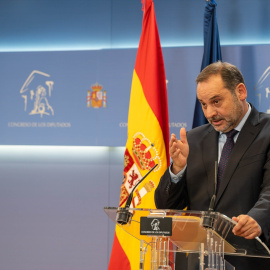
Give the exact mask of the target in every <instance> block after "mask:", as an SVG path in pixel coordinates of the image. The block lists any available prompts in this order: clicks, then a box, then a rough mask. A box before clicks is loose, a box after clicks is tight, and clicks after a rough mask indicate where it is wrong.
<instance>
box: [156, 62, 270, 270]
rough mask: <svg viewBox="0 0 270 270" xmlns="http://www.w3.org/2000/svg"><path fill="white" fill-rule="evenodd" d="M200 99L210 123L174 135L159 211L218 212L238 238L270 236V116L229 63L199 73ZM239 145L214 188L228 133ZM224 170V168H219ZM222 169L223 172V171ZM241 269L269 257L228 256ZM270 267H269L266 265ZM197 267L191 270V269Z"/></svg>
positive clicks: (267, 262) (266, 262) (262, 268)
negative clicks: (261, 110) (230, 222)
mask: <svg viewBox="0 0 270 270" xmlns="http://www.w3.org/2000/svg"><path fill="white" fill-rule="evenodd" d="M196 82H197V98H198V100H199V101H200V103H201V105H202V110H203V112H204V115H205V117H206V118H207V120H208V121H209V124H206V125H203V126H200V127H198V128H195V129H192V130H191V131H189V132H188V133H187V134H186V131H185V129H184V128H182V129H181V130H180V140H178V139H177V137H176V136H175V135H174V134H172V135H171V140H170V144H169V147H170V148H169V153H170V156H171V159H172V163H171V165H170V167H169V168H168V170H167V171H166V172H165V173H164V175H163V176H162V178H161V180H160V183H159V186H158V187H157V189H156V191H155V202H156V206H157V208H160V209H184V208H185V207H187V208H188V210H199V211H207V210H208V208H209V205H210V200H211V198H212V196H213V194H214V193H215V192H216V200H215V204H214V211H216V212H220V213H222V214H225V215H226V216H228V217H230V218H232V219H233V220H234V221H235V222H237V225H235V227H234V228H233V231H232V232H233V233H234V235H236V236H238V238H241V237H243V238H246V239H254V238H255V237H260V238H261V239H262V240H263V241H265V242H267V241H268V240H269V237H270V116H269V115H267V114H264V113H259V112H258V111H257V110H256V109H255V108H254V107H253V106H252V105H251V104H249V103H248V102H247V101H246V98H247V90H246V86H245V82H244V79H243V76H242V74H241V72H240V71H239V70H238V69H237V68H236V67H235V66H233V65H231V64H229V63H222V62H217V63H214V64H211V65H209V66H207V67H206V68H205V69H204V70H203V71H202V72H201V73H200V74H199V75H198V77H197V79H196ZM233 129H235V130H236V132H235V135H234V137H233V141H234V146H233V148H232V151H231V153H230V155H229V159H228V162H227V163H226V164H225V165H223V169H224V172H223V175H222V176H221V179H220V183H218V185H217V189H216V190H215V162H216V161H218V162H219V161H220V159H221V156H222V150H223V146H224V144H225V142H226V139H227V137H226V136H227V135H226V133H228V132H229V131H231V130H233ZM219 170H220V169H219ZM219 173H220V172H219ZM226 259H227V260H228V261H229V262H231V264H232V265H234V266H235V267H236V270H239V269H240V270H249V269H252V270H254V269H256V270H259V269H260V270H266V269H268V266H269V265H270V259H269V260H267V259H256V258H247V257H233V256H229V257H226ZM267 265H268V266H267ZM189 269H192V268H189Z"/></svg>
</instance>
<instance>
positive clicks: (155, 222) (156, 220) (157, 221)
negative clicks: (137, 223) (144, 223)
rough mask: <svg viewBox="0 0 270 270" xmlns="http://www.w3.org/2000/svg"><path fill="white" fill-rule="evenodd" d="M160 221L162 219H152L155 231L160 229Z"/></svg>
mask: <svg viewBox="0 0 270 270" xmlns="http://www.w3.org/2000/svg"><path fill="white" fill-rule="evenodd" d="M159 223H160V221H159V220H158V219H156V218H155V219H153V220H152V222H151V227H152V230H153V231H160V228H159Z"/></svg>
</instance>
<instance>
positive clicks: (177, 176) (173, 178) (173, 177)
mask: <svg viewBox="0 0 270 270" xmlns="http://www.w3.org/2000/svg"><path fill="white" fill-rule="evenodd" d="M171 166H172V163H171V165H170V166H169V173H170V176H171V181H172V182H173V183H175V184H177V183H178V182H179V181H180V180H181V178H182V177H183V174H184V172H185V170H186V168H187V165H186V166H185V168H184V169H183V170H181V171H180V172H179V173H178V174H174V173H172V170H171Z"/></svg>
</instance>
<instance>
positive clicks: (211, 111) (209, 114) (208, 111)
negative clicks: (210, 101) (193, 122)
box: [204, 106, 217, 119]
mask: <svg viewBox="0 0 270 270" xmlns="http://www.w3.org/2000/svg"><path fill="white" fill-rule="evenodd" d="M215 115H217V110H216V108H213V107H211V106H209V107H207V109H205V111H204V116H205V118H207V119H209V118H212V117H213V116H215Z"/></svg>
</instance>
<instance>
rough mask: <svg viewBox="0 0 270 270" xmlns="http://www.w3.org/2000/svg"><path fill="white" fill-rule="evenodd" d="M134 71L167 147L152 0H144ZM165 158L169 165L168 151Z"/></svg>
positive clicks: (162, 70) (165, 106)
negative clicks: (141, 27)
mask: <svg viewBox="0 0 270 270" xmlns="http://www.w3.org/2000/svg"><path fill="white" fill-rule="evenodd" d="M135 70H136V73H137V75H138V77H139V79H140V82H141V84H142V88H143V91H144V95H145V97H146V99H147V102H148V104H149V106H150V107H151V108H152V110H153V112H154V114H155V115H156V117H157V119H158V121H159V124H160V127H161V129H162V131H163V137H164V142H165V144H166V149H169V129H168V125H169V120H168V119H169V116H168V102H167V90H166V76H165V68H164V62H163V55H162V49H161V45H160V39H159V34H158V28H157V23H156V16H155V10H154V3H153V1H152V0H151V1H149V0H148V1H145V7H144V16H143V29H142V34H141V39H140V44H139V48H138V52H137V58H136V63H135ZM167 153H168V151H167ZM167 160H168V164H169V160H170V159H169V155H168V154H167Z"/></svg>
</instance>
